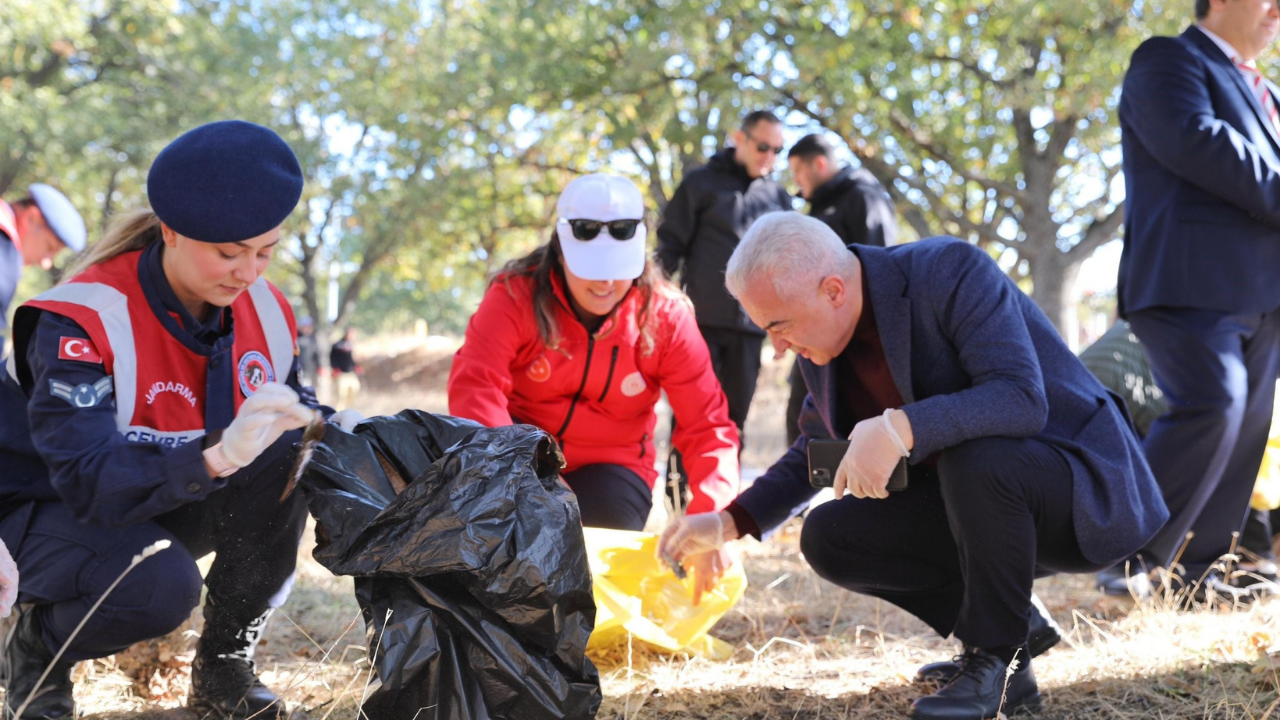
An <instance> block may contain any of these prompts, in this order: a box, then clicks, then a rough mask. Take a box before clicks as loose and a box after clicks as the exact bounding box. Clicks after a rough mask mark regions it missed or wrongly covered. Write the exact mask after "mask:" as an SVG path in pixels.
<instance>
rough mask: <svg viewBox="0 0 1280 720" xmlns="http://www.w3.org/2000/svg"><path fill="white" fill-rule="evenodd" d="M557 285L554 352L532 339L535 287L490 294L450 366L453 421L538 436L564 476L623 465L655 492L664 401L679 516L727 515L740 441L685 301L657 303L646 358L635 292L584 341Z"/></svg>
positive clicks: (516, 281) (509, 283)
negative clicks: (678, 479)
mask: <svg viewBox="0 0 1280 720" xmlns="http://www.w3.org/2000/svg"><path fill="white" fill-rule="evenodd" d="M553 285H554V288H555V293H556V300H557V303H556V321H557V322H558V323H559V331H560V342H559V345H558V347H556V348H549V347H547V345H546V344H544V343H543V342H542V339H541V338H540V337H539V336H538V327H537V323H536V321H535V320H534V314H533V281H532V279H531V278H529V277H528V276H519V275H518V276H507V277H503V278H499V279H498V280H496V281H495V282H494V283H493V284H492V285H490V287H489V290H488V292H487V293H486V294H485V296H484V300H483V301H481V303H480V307H479V308H478V309H477V310H476V313H475V315H473V316H472V317H471V321H470V322H469V323H468V324H467V336H466V341H465V342H464V343H463V345H462V347H461V348H459V349H458V353H457V355H456V356H454V359H453V368H452V369H451V370H450V372H449V412H450V413H451V414H453V415H455V416H457V417H464V418H470V419H472V420H476V421H478V422H480V423H483V424H485V425H488V426H490V427H496V426H500V425H510V424H512V423H514V422H519V423H527V424H529V425H536V426H538V427H540V428H542V429H543V430H546V431H547V432H548V433H551V434H552V435H554V436H555V438H556V440H558V441H559V442H560V447H561V448H562V449H563V451H564V456H565V460H566V462H567V464H568V466H567V467H566V468H565V471H566V472H571V471H573V470H575V469H577V468H580V467H583V466H585V465H593V464H596V463H611V464H615V465H622V466H624V467H627V468H629V469H631V470H633V471H634V472H635V473H636V474H638V475H639V476H640V477H641V478H642V479H643V480H644V481H645V483H647V484H648V485H649V487H650V488H652V487H653V484H654V482H655V481H656V480H657V477H658V472H657V470H656V469H654V447H653V428H654V425H655V424H657V421H658V418H657V415H656V414H655V413H654V406H655V405H656V404H657V402H658V398H659V393H660V392H661V391H662V390H665V391H666V393H667V401H668V402H670V403H671V409H672V411H673V412H674V413H675V417H676V430H675V434H674V437H673V438H672V442H673V443H674V444H675V447H676V449H678V450H679V451H680V452H681V454H682V456H683V459H684V465H685V470H686V472H687V473H688V475H689V487H690V488H691V490H692V491H693V500H692V501H691V502H690V503H689V507H688V510H687V512H689V513H699V512H710V511H713V510H720V509H722V508H724V507H725V506H726V505H728V504H729V502H730V501H731V500H733V498H734V497H736V496H737V494H738V430H737V428H736V427H735V426H734V424H733V423H732V422H730V420H729V406H728V404H727V402H726V401H725V398H724V392H723V391H722V390H721V389H720V383H719V382H718V381H717V380H716V376H715V373H714V372H713V371H712V369H711V357H710V355H709V353H708V351H707V345H706V343H705V342H704V341H703V339H702V335H701V333H699V332H698V327H697V325H696V324H695V323H694V319H693V310H692V308H691V307H690V305H689V302H688V300H687V299H685V298H684V297H683V296H682V295H676V294H671V293H664V292H661V291H655V294H654V298H653V305H652V308H651V310H650V320H649V322H650V323H652V326H653V331H652V333H651V335H652V336H653V350H652V351H651V352H648V353H646V352H645V351H644V348H643V346H642V343H641V336H640V327H639V325H638V322H637V320H638V318H637V315H638V313H639V310H640V304H641V297H640V291H639V290H637V289H635V288H632V290H631V292H630V293H628V294H627V296H626V297H625V298H624V299H623V300H622V302H621V303H619V304H618V307H616V308H615V309H614V311H613V313H612V314H611V315H610V316H609V317H608V318H607V319H606V320H605V321H604V324H603V325H601V326H600V329H599V330H598V331H596V332H595V334H591V333H588V332H587V329H586V327H585V326H584V325H583V324H582V323H581V322H580V321H579V320H578V318H577V316H576V315H574V313H573V311H572V310H571V309H570V307H569V302H568V300H567V298H566V296H565V288H564V284H563V281H562V280H561V279H560V278H559V277H558V276H553Z"/></svg>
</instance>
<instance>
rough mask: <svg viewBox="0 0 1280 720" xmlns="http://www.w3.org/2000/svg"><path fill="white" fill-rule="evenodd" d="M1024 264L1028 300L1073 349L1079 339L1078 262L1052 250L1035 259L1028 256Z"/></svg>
mask: <svg viewBox="0 0 1280 720" xmlns="http://www.w3.org/2000/svg"><path fill="white" fill-rule="evenodd" d="M1027 264H1028V265H1030V269H1031V283H1032V284H1031V299H1032V300H1034V301H1035V303H1036V305H1038V306H1040V309H1041V310H1043V311H1044V314H1045V315H1048V316H1049V322H1051V323H1053V326H1054V328H1056V329H1057V331H1058V335H1060V336H1062V339H1063V340H1065V341H1066V343H1067V345H1068V346H1069V347H1071V348H1072V349H1073V350H1074V349H1075V346H1076V343H1077V340H1078V338H1077V337H1076V335H1077V332H1078V325H1079V321H1078V320H1077V318H1076V279H1077V278H1078V277H1079V276H1080V263H1079V262H1072V261H1071V260H1069V259H1068V258H1067V256H1066V255H1064V254H1062V253H1061V252H1059V251H1057V250H1056V249H1053V250H1051V251H1050V252H1046V253H1044V254H1043V255H1040V256H1038V257H1036V258H1035V259H1034V260H1031V259H1028V260H1027Z"/></svg>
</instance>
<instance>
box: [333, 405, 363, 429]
mask: <svg viewBox="0 0 1280 720" xmlns="http://www.w3.org/2000/svg"><path fill="white" fill-rule="evenodd" d="M365 419H366V418H365V416H364V413H362V412H360V411H359V410H354V409H352V408H347V409H346V410H339V411H338V412H336V413H334V414H332V415H330V416H329V422H331V423H333V424H334V425H337V426H338V427H339V428H341V429H343V430H345V431H347V432H351V431H352V430H355V429H356V426H357V425H359V424H360V423H362V422H364V421H365Z"/></svg>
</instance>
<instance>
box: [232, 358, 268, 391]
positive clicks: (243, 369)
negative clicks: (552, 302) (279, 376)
mask: <svg viewBox="0 0 1280 720" xmlns="http://www.w3.org/2000/svg"><path fill="white" fill-rule="evenodd" d="M236 375H237V376H239V378H240V392H242V393H244V396H245V397H249V396H250V395H252V394H254V393H256V392H258V389H259V388H261V387H262V386H263V385H266V384H267V383H269V382H274V381H275V379H276V374H275V371H273V370H272V369H271V363H269V362H267V357H266V356H265V355H263V354H262V353H260V352H258V351H257V350H250V351H249V352H247V353H245V354H244V355H241V356H240V366H239V367H238V368H237V370H236Z"/></svg>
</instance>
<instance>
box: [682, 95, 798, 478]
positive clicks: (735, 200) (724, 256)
mask: <svg viewBox="0 0 1280 720" xmlns="http://www.w3.org/2000/svg"><path fill="white" fill-rule="evenodd" d="M730 139H731V140H732V142H733V145H732V147H727V148H724V149H723V150H721V151H719V152H717V153H716V154H715V155H713V156H711V160H710V161H709V162H708V163H707V164H706V165H704V166H702V167H700V168H697V169H695V170H693V171H692V172H689V173H688V174H686V175H685V177H684V180H683V181H681V183H680V186H679V187H677V188H676V192H675V194H674V195H672V197H671V202H669V203H667V208H666V210H665V211H664V212H663V215H662V223H661V224H660V225H659V226H658V261H659V262H661V263H662V267H663V269H665V270H666V272H667V275H669V276H674V275H675V274H676V272H677V271H678V270H680V269H681V268H682V267H683V272H682V274H681V275H680V283H681V285H682V286H683V288H684V291H685V293H687V294H688V295H689V299H690V300H692V301H693V307H694V310H695V312H696V314H697V318H698V329H699V330H701V331H702V337H703V339H705V340H706V341H707V348H708V349H709V350H710V351H711V364H712V366H713V367H714V368H715V372H716V377H717V378H718V379H719V380H720V386H721V387H722V388H724V394H725V398H726V399H727V400H728V402H729V418H730V419H732V420H733V422H734V423H735V424H737V426H738V431H739V433H741V431H742V426H743V423H745V422H746V420H747V410H749V409H750V407H751V397H752V395H754V394H755V391H756V377H757V376H758V375H759V374H760V344H761V342H762V341H763V340H764V331H763V330H761V329H760V328H758V327H756V325H755V324H754V323H752V322H751V318H748V317H747V314H746V313H745V312H743V310H742V306H741V305H739V304H738V301H737V300H734V299H733V296H731V295H729V292H728V291H727V290H725V288H724V268H725V265H726V264H728V262H729V256H730V255H732V254H733V250H734V248H736V247H738V241H739V240H741V239H742V235H743V233H745V232H746V231H747V228H748V227H750V226H751V223H752V222H754V221H755V219H756V218H758V217H760V216H761V215H763V214H765V213H767V212H772V211H774V210H790V209H791V196H790V195H789V194H788V193H787V191H786V189H784V188H783V187H782V185H780V184H778V183H776V182H774V181H773V180H770V179H769V174H770V173H771V172H773V168H774V165H776V164H777V161H778V155H780V154H781V153H782V150H783V147H784V146H783V139H782V121H780V120H779V119H778V116H776V115H774V114H773V113H772V112H769V111H767V110H756V111H755V112H752V113H750V114H749V115H747V116H746V117H745V118H744V119H743V121H742V126H741V127H740V128H738V129H737V130H734V131H733V132H732V133H731V134H730ZM672 465H673V466H676V467H678V465H679V459H678V458H677V457H675V456H673V457H672ZM675 473H679V470H678V469H677V470H675Z"/></svg>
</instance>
